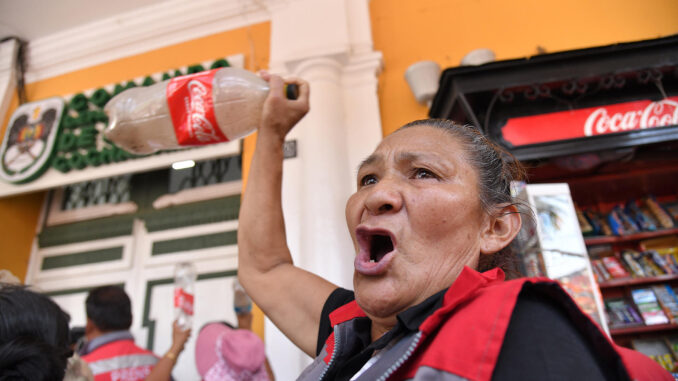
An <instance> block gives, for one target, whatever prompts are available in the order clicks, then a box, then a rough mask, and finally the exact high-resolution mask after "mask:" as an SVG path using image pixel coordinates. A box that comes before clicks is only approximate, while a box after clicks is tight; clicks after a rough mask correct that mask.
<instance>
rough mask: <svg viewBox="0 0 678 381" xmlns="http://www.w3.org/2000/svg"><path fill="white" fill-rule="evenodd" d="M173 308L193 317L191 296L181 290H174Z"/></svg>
mask: <svg viewBox="0 0 678 381" xmlns="http://www.w3.org/2000/svg"><path fill="white" fill-rule="evenodd" d="M174 308H181V310H182V311H184V313H185V314H186V315H193V294H189V293H188V292H186V290H184V289H183V288H175V289H174Z"/></svg>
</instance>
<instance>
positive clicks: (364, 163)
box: [358, 153, 381, 172]
mask: <svg viewBox="0 0 678 381" xmlns="http://www.w3.org/2000/svg"><path fill="white" fill-rule="evenodd" d="M379 160H381V155H379V154H374V153H373V154H371V155H370V156H368V157H367V158H365V160H363V161H362V162H361V163H360V165H359V166H358V172H360V170H361V169H363V167H366V166H368V165H370V164H374V163H375V162H377V161H379Z"/></svg>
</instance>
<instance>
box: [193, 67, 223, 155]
mask: <svg viewBox="0 0 678 381" xmlns="http://www.w3.org/2000/svg"><path fill="white" fill-rule="evenodd" d="M188 93H189V94H190V97H191V100H190V111H189V114H188V131H189V133H190V134H191V136H194V137H195V138H196V139H198V141H200V142H203V143H213V142H219V141H221V140H222V139H221V138H220V137H219V135H217V131H216V129H215V126H213V125H212V123H211V122H210V121H209V120H207V116H206V115H207V107H208V104H209V101H210V99H209V98H211V97H212V92H211V91H209V89H207V87H206V86H205V85H204V84H203V83H202V82H200V81H196V80H192V81H190V82H188Z"/></svg>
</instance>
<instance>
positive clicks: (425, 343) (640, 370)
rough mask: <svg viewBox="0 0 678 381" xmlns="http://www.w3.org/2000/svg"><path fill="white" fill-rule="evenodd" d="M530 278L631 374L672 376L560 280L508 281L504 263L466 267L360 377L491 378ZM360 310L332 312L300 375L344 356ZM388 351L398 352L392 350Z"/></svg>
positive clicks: (647, 378)
mask: <svg viewBox="0 0 678 381" xmlns="http://www.w3.org/2000/svg"><path fill="white" fill-rule="evenodd" d="M526 283H531V284H533V285H534V286H535V287H539V288H541V289H543V290H544V291H545V292H547V293H548V294H549V295H550V296H552V297H553V299H554V300H555V301H557V302H559V303H560V304H562V305H563V306H564V307H565V308H566V310H568V316H569V317H570V319H571V320H572V321H573V323H574V324H575V325H576V326H577V327H579V329H581V330H582V331H584V332H593V333H594V334H595V335H597V336H600V338H601V340H602V343H603V344H602V345H610V346H611V347H612V348H614V350H616V352H617V353H618V354H619V355H620V357H621V359H622V362H623V364H624V366H625V368H626V370H627V372H628V374H629V375H630V377H631V379H633V380H635V381H658V380H659V381H661V380H666V381H670V380H673V377H672V376H671V375H670V374H669V373H668V372H667V371H666V370H664V369H663V368H662V367H661V366H659V364H657V363H656V362H654V361H652V360H651V359H650V358H648V357H647V356H645V355H643V354H641V353H639V352H636V351H632V350H630V349H626V348H621V347H618V346H616V345H615V344H614V343H612V342H611V341H610V339H609V338H608V337H607V336H606V335H605V334H604V333H602V332H601V331H600V330H599V328H598V327H597V325H595V323H594V322H593V321H592V320H591V319H590V318H589V317H588V315H586V314H585V313H583V312H582V311H581V310H580V309H579V308H578V307H577V306H576V304H575V303H574V302H573V301H572V299H571V298H570V297H569V295H568V294H567V293H566V292H565V291H564V290H563V289H562V288H561V287H560V286H559V285H558V284H557V283H556V282H554V281H552V280H550V279H545V278H522V279H516V280H512V281H507V282H506V281H504V273H503V272H502V271H501V270H499V269H494V270H490V271H487V272H485V273H482V274H481V273H478V272H476V271H474V270H471V269H470V268H465V269H464V271H462V273H461V274H460V275H459V277H458V278H457V280H456V281H455V282H454V284H452V286H451V287H450V288H449V290H448V291H447V292H446V293H445V296H444V299H443V305H442V307H440V308H439V309H438V310H437V311H435V312H434V313H433V314H432V315H431V316H429V317H428V318H427V319H426V320H425V321H424V322H423V323H422V325H421V326H420V327H419V329H420V331H419V332H418V333H417V334H416V335H414V336H412V337H411V338H404V339H402V340H401V343H398V344H396V345H395V346H393V348H391V349H389V350H388V351H387V352H386V353H384V354H383V356H382V358H383V361H382V360H379V361H377V362H376V363H375V364H374V365H373V366H372V368H374V369H368V371H367V372H366V373H365V374H364V375H363V376H361V377H359V378H358V380H362V379H365V380H367V379H384V380H385V379H389V380H402V379H413V380H419V379H426V380H429V379H439V378H441V377H442V378H445V377H446V376H445V375H448V377H449V376H450V375H453V376H455V377H458V378H460V379H464V380H491V378H492V372H493V371H494V367H495V365H496V363H497V359H498V357H499V352H500V350H501V347H502V344H503V341H504V335H505V333H506V330H507V328H508V325H509V321H510V319H511V314H512V313H513V309H514V307H515V305H516V302H517V300H518V294H519V293H520V291H521V290H522V288H523V286H524V285H525V284H526ZM360 316H365V313H364V312H363V311H362V310H361V309H360V307H359V306H358V305H357V303H356V302H355V301H353V302H351V303H348V304H346V305H344V306H342V307H340V308H338V309H336V310H335V311H334V312H332V313H331V314H330V322H331V324H332V326H333V327H334V333H332V334H331V335H330V336H329V337H328V339H327V341H326V345H325V347H324V352H325V353H322V352H321V354H320V356H319V358H318V359H316V361H315V362H314V363H313V364H311V366H309V368H307V370H306V371H305V372H304V373H303V374H302V377H300V379H304V380H305V379H309V380H310V379H313V378H315V379H318V375H323V374H324V373H325V372H326V369H323V368H327V366H328V365H329V366H332V363H334V362H335V361H334V358H335V357H337V356H344V354H343V353H341V352H343V350H342V349H340V350H339V353H338V351H337V349H336V348H335V347H336V345H337V343H339V345H340V346H342V344H341V343H342V342H345V341H346V340H347V339H348V338H349V337H350V336H351V335H350V332H349V331H347V327H350V324H349V325H347V323H349V322H350V321H351V320H352V319H354V318H356V317H360ZM338 330H339V332H341V334H340V335H341V339H339V340H337V339H336V337H335V333H337V332H338ZM345 346H346V344H344V345H343V347H345ZM389 352H399V353H395V354H393V355H391V354H390V353H389ZM380 362H384V363H385V364H383V365H382V364H380ZM314 368H315V369H314ZM381 369H383V371H381ZM369 373H371V374H369ZM305 376H307V377H306V378H305ZM454 379H457V378H454Z"/></svg>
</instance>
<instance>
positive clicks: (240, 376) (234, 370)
mask: <svg viewBox="0 0 678 381" xmlns="http://www.w3.org/2000/svg"><path fill="white" fill-rule="evenodd" d="M265 360H266V355H265V353H264V343H263V342H262V341H261V339H259V337H258V336H257V335H255V334H254V333H252V332H251V331H248V330H245V329H233V328H230V327H228V326H226V325H225V324H223V323H210V324H207V325H206V326H204V327H203V328H202V329H201V330H200V333H199V334H198V340H197V342H196V344H195V364H196V366H197V368H198V373H200V376H202V377H203V379H204V380H205V381H247V380H257V381H259V380H262V381H263V380H268V375H267V373H266V368H265V365H264V362H265Z"/></svg>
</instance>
